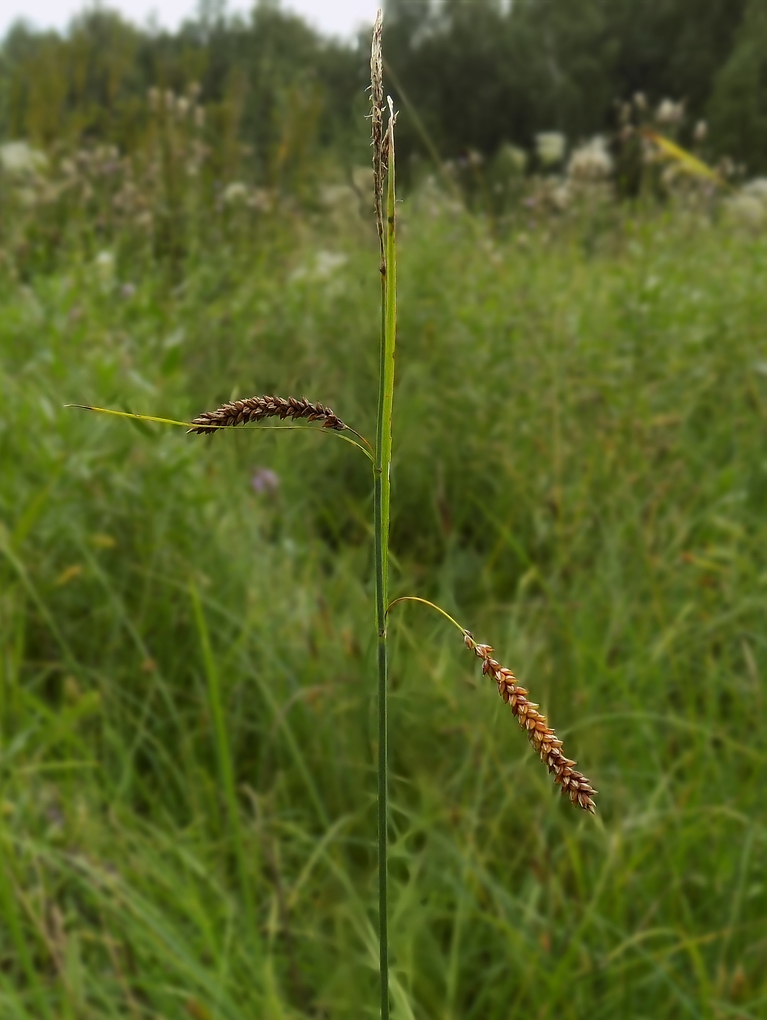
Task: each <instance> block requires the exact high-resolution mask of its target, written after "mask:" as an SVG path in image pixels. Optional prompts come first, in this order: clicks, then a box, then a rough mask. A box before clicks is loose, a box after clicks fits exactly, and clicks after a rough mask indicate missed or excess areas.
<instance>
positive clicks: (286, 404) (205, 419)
mask: <svg viewBox="0 0 767 1020" xmlns="http://www.w3.org/2000/svg"><path fill="white" fill-rule="evenodd" d="M264 418H280V419H282V420H284V419H285V418H293V419H294V420H297V419H299V418H305V419H306V420H307V421H318V422H320V423H321V424H322V426H323V428H326V429H335V431H336V432H343V430H344V429H345V428H346V425H345V424H344V422H342V421H341V419H340V418H339V417H338V416H337V415H336V414H335V413H334V412H333V409H332V408H330V407H326V406H325V405H324V404H313V403H311V402H310V401H308V400H307V399H306V398H305V397H274V396H271V395H269V394H267V395H265V396H262V397H246V398H245V399H244V400H231V401H229V403H228V404H222V405H221V407H218V408H216V410H215V411H204V412H203V413H202V414H200V415H198V416H197V417H196V418H193V419H192V425H194V426H196V427H195V428H192V429H189V431H190V432H195V433H197V434H198V435H203V434H204V433H210V432H215V431H216V430H217V429H220V428H226V427H227V426H230V425H231V426H234V425H244V424H246V423H247V422H251V421H263V420H264Z"/></svg>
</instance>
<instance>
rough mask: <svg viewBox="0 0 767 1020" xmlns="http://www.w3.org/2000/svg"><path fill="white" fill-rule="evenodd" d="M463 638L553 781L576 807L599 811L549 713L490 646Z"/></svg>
mask: <svg viewBox="0 0 767 1020" xmlns="http://www.w3.org/2000/svg"><path fill="white" fill-rule="evenodd" d="M463 640H464V643H465V645H466V647H467V648H470V649H471V650H472V651H473V652H474V654H475V655H476V656H477V657H478V658H480V659H482V672H483V673H484V674H485V675H486V676H491V677H492V678H493V680H495V682H496V684H497V685H498V693H499V694H500V695H501V697H502V698H503V700H504V701H505V702H506V704H507V705H510V706H511V711H512V712H513V713H514V715H515V716H516V717H517V721H518V722H519V725H520V726H521V727H522V729H523V730H524V731H525V732H526V733H527V736H528V739H529V741H530V743H531V744H532V745H533V747H534V748H535V750H536V751H537V752H538V754H539V755H540V758H541V761H543V762H545V763H546V765H547V767H548V770H549V772H551V773H553V775H554V782H555V783H557V784H558V785H559V786H561V787H562V793H565V794H567V796H568V797H569V798H570V800H571V801H572V802H573V804H575V805H576V807H581V808H583V809H584V811H589V812H591V814H592V815H593V814H594V812H595V810H596V805H595V804H594V800H593V795H594V794H595V793H596V792H597V791H596V790H595V789H594V788H593V787H592V785H591V783H590V782H589V781H588V779H587V778H586V777H585V776H584V775H582V774H581V773H580V772H578V771H576V769H575V768H574V766H575V764H576V763H575V762H574V761H571V760H570V759H569V758H565V756H564V754H563V753H562V741H561V740H559V739H558V738H557V736H556V734H555V733H554V730H553V729H552V728H551V727H550V726H549V725H548V723H547V722H546V716H545V715H543V713H542V712H539V711H538V706H537V705H535V704H534V703H533V702H532V701H528V700H527V697H526V695H527V691H526V690H525V688H524V687H520V686H519V684H518V683H517V680H516V677H515V676H514V674H513V673H512V672H511V670H510V669H506V667H505V666H501V665H500V663H498V662H496V660H495V659H494V658H493V649H492V648H491V647H490V645H481V644H479V643H478V642H477V641H475V640H474V637H473V636H472V635H471V634H470V633H469V631H467V630H465V631H464V632H463Z"/></svg>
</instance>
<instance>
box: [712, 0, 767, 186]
mask: <svg viewBox="0 0 767 1020" xmlns="http://www.w3.org/2000/svg"><path fill="white" fill-rule="evenodd" d="M711 126H712V130H713V135H714V138H715V141H716V144H717V147H718V148H719V149H720V150H721V151H723V152H727V153H729V154H730V155H731V156H733V157H734V158H736V159H738V160H742V161H743V162H744V163H745V164H746V166H747V168H748V171H749V172H751V173H754V172H757V171H761V172H765V171H767V7H766V6H765V5H764V4H763V3H762V2H761V0H751V3H750V4H749V8H748V13H747V16H746V19H745V21H744V23H743V26H742V29H741V31H740V32H739V33H738V37H737V40H736V44H735V48H734V50H733V52H732V54H731V56H730V58H729V60H728V61H727V63H726V64H725V65H724V67H722V68H721V70H720V71H719V73H718V74H717V77H716V80H715V84H714V93H713V96H712V99H711Z"/></svg>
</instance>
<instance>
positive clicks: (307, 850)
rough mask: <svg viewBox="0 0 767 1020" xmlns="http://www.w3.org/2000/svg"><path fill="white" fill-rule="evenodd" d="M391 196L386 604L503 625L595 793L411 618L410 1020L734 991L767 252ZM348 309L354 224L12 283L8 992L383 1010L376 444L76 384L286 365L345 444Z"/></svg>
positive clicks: (2, 597) (759, 494) (362, 292)
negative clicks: (379, 986)
mask: <svg viewBox="0 0 767 1020" xmlns="http://www.w3.org/2000/svg"><path fill="white" fill-rule="evenodd" d="M411 205H412V206H413V207H412V208H411V207H410V206H409V204H408V203H407V202H406V203H405V204H404V207H403V230H402V240H401V267H400V281H401V291H400V337H399V346H398V390H397V395H396V401H395V464H394V503H393V513H394V523H393V556H394V564H393V579H392V580H393V588H394V594H395V595H396V594H401V593H405V592H408V593H413V594H420V595H424V596H427V597H430V598H434V599H436V600H437V601H439V602H440V603H441V604H443V605H445V606H446V608H448V609H449V610H450V611H451V612H453V613H454V614H455V615H456V616H457V617H458V619H459V620H460V621H461V622H462V623H464V624H465V625H466V626H467V627H469V628H470V629H471V630H472V631H473V632H474V633H475V634H476V635H477V637H478V638H480V639H482V640H486V641H489V642H491V643H492V644H493V645H494V646H495V648H496V654H497V655H498V657H499V658H500V659H501V661H502V662H503V663H504V664H508V665H509V666H511V667H513V668H514V669H515V671H516V672H517V674H518V676H519V677H520V680H521V682H522V683H524V684H525V686H527V687H529V689H530V692H531V697H533V698H534V700H535V701H539V702H541V703H542V705H543V706H544V707H545V709H546V710H547V712H548V714H549V716H550V719H551V721H552V723H553V725H555V726H556V727H557V730H558V732H559V733H560V735H562V736H563V737H564V738H565V739H566V749H567V750H568V752H569V753H570V754H571V755H572V756H573V757H577V758H578V759H579V762H580V765H581V767H582V768H583V770H584V772H585V773H586V774H587V775H588V776H589V777H590V778H591V779H592V780H593V782H594V784H595V785H596V786H597V788H598V789H599V791H600V795H599V797H598V806H599V815H598V819H597V821H596V822H594V821H592V819H590V818H587V817H581V816H580V814H579V813H578V812H576V811H574V810H573V809H572V807H571V806H570V805H569V804H568V803H567V802H566V801H564V800H563V799H561V798H559V799H558V798H557V797H556V796H555V793H554V791H553V790H552V788H551V784H550V782H549V780H548V777H547V776H546V774H545V770H543V769H542V768H541V767H540V763H538V762H537V761H536V760H535V759H534V757H533V755H532V754H531V752H530V750H529V747H528V745H527V743H526V741H525V740H524V738H523V737H522V735H521V734H520V733H519V731H518V727H517V726H516V724H515V723H514V720H513V719H512V718H511V716H510V713H509V712H508V710H507V709H505V707H504V706H503V704H502V703H501V702H500V699H498V697H497V694H496V692H495V690H494V689H493V688H492V685H490V686H489V687H488V684H487V682H483V680H482V678H481V677H480V676H478V675H477V672H478V671H477V668H476V664H475V662H474V661H473V659H472V657H471V656H469V655H468V654H467V653H466V651H465V649H463V648H462V646H461V642H460V640H459V639H457V637H456V635H455V634H454V633H453V632H451V631H450V630H449V629H448V628H447V626H446V625H444V624H442V623H441V622H439V621H438V620H436V619H432V618H430V617H428V616H427V615H426V610H424V609H422V608H420V607H415V606H406V607H402V608H401V609H398V611H397V612H398V614H399V615H397V616H395V617H394V618H393V621H392V635H393V677H392V682H393V692H392V703H391V731H392V749H391V755H392V758H391V761H392V774H393V782H392V822H393V838H392V902H393V915H392V921H391V941H392V947H393V967H394V975H395V978H396V982H397V987H396V989H395V1006H396V1013H395V1015H397V1016H398V1017H401V1018H405V1017H408V1016H412V1017H417V1018H440V1020H457V1018H459V1017H460V1018H462V1020H463V1018H467V1020H468V1018H480V1017H481V1018H483V1020H505V1018H508V1017H510V1016H517V1015H520V1016H522V1015H525V1016H534V1017H541V1018H544V1017H553V1016H557V1017H563V1018H582V1017H586V1016H588V1017H589V1018H590V1020H596V1018H613V1017H616V1016H627V1017H628V1016H630V1017H637V1018H639V1017H648V1018H649V1017H652V1018H654V1020H657V1018H659V1017H669V1018H671V1017H682V1016H688V1017H701V1018H708V1017H711V1018H720V1017H722V1018H724V1017H727V1018H729V1017H738V1018H741V1017H742V1018H746V1017H754V1018H756V1017H759V1016H762V1015H764V1011H765V1008H767V984H766V983H765V974H764V968H763V960H764V958H765V953H767V926H766V925H765V917H767V888H766V887H765V883H764V867H763V862H764V859H765V852H766V851H767V847H766V845H765V843H766V841H767V813H766V812H765V807H764V788H765V783H766V780H767V735H766V731H765V723H766V722H767V718H766V715H767V713H766V711H765V696H764V676H765V670H766V669H767V640H766V639H765V630H764V620H765V609H766V608H767V558H766V556H765V547H766V546H767V523H766V522H767V516H766V515H765V511H766V510H767V458H766V457H765V449H767V445H766V444H765V438H767V419H766V412H767V338H766V337H765V330H764V323H765V321H767V291H766V290H765V288H764V279H765V270H766V269H767V241H766V240H765V239H764V238H763V237H762V238H755V237H752V236H743V235H737V234H732V233H728V232H726V231H725V230H724V229H720V228H718V227H716V226H715V225H712V224H710V223H708V222H700V223H694V222H691V221H687V220H683V219H681V218H679V217H674V216H673V215H671V214H670V213H669V214H666V213H663V212H659V213H655V214H649V213H648V214H646V215H638V216H633V215H632V214H630V213H625V214H618V213H616V223H615V224H614V226H613V228H611V230H610V231H609V232H607V233H606V234H605V236H604V237H602V238H601V239H600V240H599V243H597V244H594V243H592V239H589V240H588V243H585V242H584V241H583V240H582V239H579V236H578V232H577V231H573V232H572V234H568V235H566V236H565V235H562V236H559V237H554V236H550V237H538V236H536V235H531V236H529V237H524V236H523V237H521V238H520V236H519V235H516V237H515V238H510V239H506V240H504V239H502V238H499V237H497V236H495V235H494V234H493V232H492V231H491V230H490V229H489V228H488V227H487V226H486V225H484V224H483V223H482V222H481V221H479V220H475V219H472V218H470V217H468V216H462V215H461V214H459V213H457V212H456V211H454V210H453V211H451V212H449V213H445V214H442V215H439V214H435V213H434V211H433V210H432V211H429V210H428V209H422V210H420V211H419V210H418V209H417V208H415V206H416V203H411ZM297 237H298V240H297V239H296V238H297ZM328 249H329V250H328ZM329 256H333V257H329ZM336 256H344V258H345V261H344V260H343V259H341V258H338V257H336ZM377 294H378V281H377V265H376V247H375V241H374V239H373V238H372V237H371V236H369V234H368V231H367V228H364V229H363V228H362V227H361V226H359V225H355V224H354V223H353V222H350V224H349V225H348V226H347V227H346V228H344V229H339V230H337V231H336V232H335V233H329V232H328V231H327V230H324V231H319V232H318V231H315V230H314V229H313V228H312V227H311V225H309V226H308V227H304V228H302V229H301V230H300V231H297V232H296V231H294V232H292V233H291V234H290V235H289V236H288V235H287V234H285V235H281V234H280V232H279V230H277V229H273V230H271V231H270V232H268V235H265V236H264V237H263V238H262V240H261V242H260V243H259V245H258V246H256V247H255V248H253V249H248V248H236V247H233V248H231V249H229V248H226V247H222V248H221V249H220V250H210V251H207V252H205V251H201V252H196V253H194V254H193V256H192V257H191V259H190V261H189V264H188V267H187V269H186V271H185V274H184V276H183V279H182V280H181V281H180V282H179V280H178V279H174V280H169V279H168V278H167V276H162V275H160V274H159V273H156V272H153V271H152V270H151V267H150V266H148V265H147V264H145V263H141V264H140V265H139V264H138V263H131V261H130V259H127V258H126V260H125V261H124V262H121V261H120V258H118V259H117V262H116V265H115V271H114V276H111V275H110V276H109V277H106V276H105V274H103V273H102V274H99V273H98V272H96V271H95V269H94V266H93V264H92V263H88V262H79V263H78V262H77V261H72V262H71V263H70V264H69V265H66V264H64V265H60V266H59V268H58V269H57V270H56V271H55V272H52V273H50V274H48V275H46V276H35V277H32V278H31V279H29V280H26V281H25V282H23V283H22V282H18V281H12V280H11V279H10V278H7V277H3V278H2V282H1V283H0V308H1V309H2V312H1V314H0V357H1V358H2V361H1V362H0V381H1V385H2V401H1V402H0V464H1V465H2V470H1V473H0V520H1V522H2V527H1V528H0V681H1V682H0V725H1V726H2V750H1V752H0V764H1V768H0V783H2V786H1V788H0V846H1V847H2V862H1V863H2V866H0V1015H2V1016H3V1017H8V1018H9V1020H10V1018H13V1020H16V1018H19V1020H27V1018H29V1020H31V1018H35V1020H37V1018H51V1020H53V1018H56V1020H58V1018H67V1020H68V1018H72V1020H83V1018H94V1020H95V1018H97V1017H98V1018H101V1017H120V1018H122V1017H129V1018H131V1020H138V1018H142V1020H143V1018H149V1017H152V1018H160V1017H162V1018H166V1020H176V1018H178V1020H181V1018H188V1017H191V1018H193V1020H212V1018H217V1020H243V1018H246V1017H247V1018H251V1017H264V1018H270V1020H271V1018H275V1020H276V1018H283V1017H285V1018H287V1017H291V1018H297V1017H310V1016H327V1017H333V1018H334V1020H336V1018H343V1017H350V1018H351V1017H354V1018H359V1017H360V1016H368V1015H371V1016H372V1015H375V1013H374V1003H375V1002H376V993H375V979H376V965H377V955H376V953H377V950H376V946H375V935H374V919H375V914H374V910H375V897H376V886H375V870H374V869H375V802H374V798H375V776H374V747H373V743H374V739H375V725H374V717H373V709H374V704H373V702H374V680H373V677H374V672H375V670H374V662H373V651H374V648H373V644H374V642H373V638H374V634H373V625H372V622H371V621H372V604H371V596H372V586H371V583H370V572H371V571H370V567H371V557H370V544H371V542H370V539H371V535H370V517H371V500H370V494H369V489H370V486H369V481H370V480H369V474H368V467H367V462H366V461H365V460H364V459H363V458H362V457H360V456H359V455H358V454H357V453H356V452H355V451H354V450H353V449H352V448H350V447H348V446H346V445H344V444H342V443H337V442H335V441H334V440H333V439H332V437H329V436H327V435H314V434H312V435H300V434H298V433H296V432H290V433H289V434H286V435H285V436H280V435H278V434H276V433H275V432H263V433H262V434H260V435H254V434H253V433H252V432H242V433H231V434H222V435H217V436H215V437H213V438H211V439H207V438H206V439H203V438H200V437H194V436H186V435H184V434H183V432H182V431H181V430H178V431H174V430H171V429H161V428H159V427H155V426H145V425H142V426H135V427H134V426H132V425H129V424H128V423H125V422H121V421H118V420H116V419H111V418H109V419H108V418H106V417H103V418H102V417H100V416H95V415H91V414H87V413H86V412H81V411H75V410H65V409H64V408H63V406H62V405H63V404H64V403H66V402H68V401H81V402H92V403H96V404H100V405H103V406H114V407H118V408H129V409H131V410H135V411H141V412H148V413H157V414H167V415H169V416H172V417H188V416H191V415H193V414H195V413H196V412H198V411H200V410H202V409H204V408H209V407H213V406H215V405H216V403H217V402H219V401H220V400H223V399H228V398H229V397H230V396H232V395H250V394H253V393H259V392H277V393H281V394H288V393H295V394H298V395H306V396H307V397H309V398H310V399H313V400H321V401H323V402H326V403H329V404H331V405H332V406H333V407H334V409H335V410H336V411H337V412H338V413H339V414H340V415H341V416H342V417H343V418H344V419H345V420H347V421H348V422H350V423H351V424H353V425H354V427H355V428H358V429H359V430H360V431H361V432H363V433H365V434H368V435H369V434H371V433H372V430H373V420H374V408H373V405H374V393H375V371H376V367H377V348H376V330H377V317H376V314H375V307H376V299H377ZM260 468H269V469H271V470H272V471H274V472H275V473H276V474H277V476H278V477H279V480H280V487H279V491H278V492H277V493H264V492H261V493H259V492H257V491H256V489H255V488H254V487H253V484H252V478H253V475H254V473H255V472H256V471H258V470H259V469H260ZM230 769H231V773H230ZM233 804H234V805H236V812H235V813H234V815H233V811H232V807H233Z"/></svg>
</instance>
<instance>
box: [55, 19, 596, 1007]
mask: <svg viewBox="0 0 767 1020" xmlns="http://www.w3.org/2000/svg"><path fill="white" fill-rule="evenodd" d="M381 38H382V15H381V12H380V11H379V12H378V14H377V16H376V21H375V25H374V28H373V42H372V49H371V60H370V70H371V86H370V91H371V124H372V130H371V136H372V139H371V144H372V150H373V187H374V195H373V199H374V209H375V220H376V228H377V233H378V241H379V247H380V264H379V272H380V282H381V307H380V323H381V325H380V359H379V376H378V407H377V422H376V434H375V440H374V442H373V443H371V442H370V441H369V440H368V439H366V438H365V437H364V436H363V435H361V434H360V433H359V432H357V431H356V430H355V429H353V428H352V427H351V426H350V425H348V424H347V423H346V422H345V421H344V420H343V419H342V418H340V417H339V416H338V415H337V414H336V413H335V411H334V410H333V409H332V408H331V407H329V406H327V405H325V404H322V403H320V402H312V401H309V400H307V399H306V398H304V397H293V396H288V397H280V396H273V395H269V394H266V395H260V396H254V397H247V398H243V399H237V400H233V401H230V402H229V403H226V404H223V405H222V406H220V407H218V408H216V409H215V410H214V411H206V412H203V413H202V414H200V415H198V416H197V417H196V418H193V419H192V420H191V421H186V422H185V421H179V420H176V419H171V418H163V417H157V416H154V415H146V414H136V413H132V412H127V411H117V410H112V409H108V408H101V407H94V406H92V405H86V404H76V405H70V406H75V407H83V408H86V409H87V410H91V411H98V412H101V413H106V414H113V415H117V416H119V417H124V418H133V419H137V420H140V421H146V422H158V423H161V424H166V425H179V426H184V427H186V428H187V430H188V432H189V433H191V434H198V435H211V434H213V433H215V432H218V431H220V430H222V429H227V428H232V427H236V426H245V427H247V426H248V425H255V426H257V427H258V428H277V429H280V430H283V431H285V430H289V429H304V430H305V429H307V428H308V429H313V430H315V431H321V432H324V433H326V434H330V435H335V436H337V437H338V438H340V439H344V440H345V441H347V442H348V443H350V444H351V445H352V446H354V447H356V448H357V449H358V450H359V451H360V452H361V453H362V454H363V455H364V456H365V457H366V458H367V459H368V460H369V461H370V464H371V467H372V481H373V545H374V588H375V627H376V648H377V655H376V662H377V690H378V698H377V701H378V728H377V729H378V770H377V771H378V793H377V797H378V942H379V954H380V955H379V967H380V993H381V999H380V1015H381V1018H382V1020H388V1017H389V1015H390V994H389V993H390V982H389V935H388V915H389V889H388V821H389V808H388V787H389V766H388V746H389V731H388V673H389V653H388V646H387V624H388V618H389V614H390V612H391V610H392V609H393V608H394V607H395V606H396V605H398V604H401V603H403V602H415V603H420V604H422V605H426V606H428V607H430V608H431V609H434V610H436V611H437V612H438V613H440V614H441V615H442V616H443V617H445V618H446V619H447V620H448V621H449V622H450V623H451V624H452V625H453V626H455V627H456V628H457V629H458V631H459V632H460V633H461V636H462V639H463V642H464V644H465V646H466V647H467V648H468V649H469V650H470V651H472V652H473V653H474V654H475V655H476V656H477V657H478V658H479V659H480V660H481V662H482V672H483V674H484V675H486V676H489V677H492V679H493V680H495V682H496V685H497V687H498V692H499V694H500V695H501V697H502V698H503V700H504V701H505V702H506V703H507V704H508V705H509V706H510V708H511V710H512V713H513V714H514V716H515V717H516V718H517V720H518V722H519V724H520V726H521V727H522V729H523V730H525V732H526V733H527V736H528V738H529V740H530V742H531V744H532V745H533V747H534V749H535V751H536V752H537V753H538V754H539V756H540V758H541V759H542V760H543V762H544V763H545V764H546V766H547V768H548V769H549V771H550V772H551V773H552V774H553V776H554V781H555V783H556V784H558V785H559V786H560V788H561V790H562V792H563V793H565V794H566V795H567V796H568V797H569V799H570V801H571V802H572V803H573V804H574V805H575V806H577V807H580V808H582V809H584V810H585V811H588V812H590V813H592V814H593V813H594V810H595V805H594V799H593V797H594V794H595V793H596V791H595V790H594V789H593V787H592V786H591V783H590V782H589V780H588V779H587V778H586V777H585V776H584V775H583V774H582V773H580V772H578V771H577V770H576V769H575V765H576V763H575V762H574V761H572V760H571V759H569V758H567V757H566V756H565V754H564V752H563V750H562V741H561V740H560V739H559V738H558V737H557V736H556V734H555V732H554V730H553V729H552V728H551V727H550V726H549V725H548V722H547V719H546V716H545V715H544V714H543V713H542V712H540V711H538V706H537V705H536V704H535V703H534V702H532V701H529V700H528V698H527V693H528V692H527V690H526V689H525V688H524V687H522V686H521V685H520V684H518V683H517V680H516V678H515V676H514V674H513V673H512V671H511V670H510V669H507V668H506V667H505V666H502V665H501V664H500V663H499V662H498V661H497V660H496V659H495V658H493V649H492V647H491V646H490V645H488V644H482V643H480V642H478V641H477V640H476V639H475V638H474V636H473V635H472V634H471V632H470V631H468V630H467V629H466V628H464V627H462V626H461V624H459V623H458V622H457V621H456V620H455V619H454V618H453V617H452V616H451V615H450V614H449V613H447V612H446V611H445V610H444V609H442V608H441V607H439V606H437V605H435V603H433V602H431V601H429V600H428V599H425V598H421V597H420V596H416V595H405V596H401V597H399V598H397V599H395V600H394V601H392V602H390V601H389V584H388V568H389V530H390V528H389V525H390V505H391V464H392V417H393V405H394V363H395V346H396V338H397V249H396V236H397V224H396V187H395V184H396V178H395V149H394V127H395V123H396V114H395V111H394V107H393V104H392V101H391V99H387V102H386V103H384V90H383V59H382V47H381ZM266 419H278V420H279V421H280V422H282V423H286V422H287V421H291V422H292V423H293V424H291V425H287V424H278V425H264V424H262V423H263V422H264V421H265V420H266ZM298 422H304V423H305V424H303V425H301V424H296V423H298ZM197 610H199V606H198V605H197ZM204 652H206V654H207V658H208V659H209V658H210V656H209V650H206V649H204ZM221 724H222V723H221ZM224 737H225V735H224ZM220 743H221V746H222V747H224V748H226V749H227V753H228V747H227V742H226V740H225V739H222V740H221V741H220ZM222 778H223V781H224V785H225V786H226V791H225V792H226V793H227V799H228V802H229V807H230V811H236V805H235V790H234V781H233V778H232V774H231V768H230V767H229V765H228V763H222ZM233 824H235V825H236V819H235V821H234V822H233ZM243 874H244V869H243ZM247 891H248V890H247V889H245V890H244V892H246V893H247ZM246 899H247V897H246ZM248 906H249V914H250V922H251V923H253V912H254V911H253V904H252V903H251V902H250V901H249V900H248Z"/></svg>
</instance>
